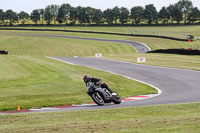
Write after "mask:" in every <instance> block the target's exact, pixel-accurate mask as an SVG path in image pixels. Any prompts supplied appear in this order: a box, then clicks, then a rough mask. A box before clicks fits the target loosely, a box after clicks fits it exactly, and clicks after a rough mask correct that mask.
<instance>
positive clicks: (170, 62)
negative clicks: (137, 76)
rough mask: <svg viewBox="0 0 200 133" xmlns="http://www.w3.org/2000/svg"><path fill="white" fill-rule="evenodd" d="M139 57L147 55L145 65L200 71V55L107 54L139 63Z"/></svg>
mask: <svg viewBox="0 0 200 133" xmlns="http://www.w3.org/2000/svg"><path fill="white" fill-rule="evenodd" d="M137 57H145V58H146V62H145V63H142V64H145V65H152V66H162V67H172V68H182V69H190V70H198V71H200V56H189V55H175V54H153V53H148V54H119V55H112V54H111V55H109V54H107V55H105V56H103V58H105V59H113V60H120V61H125V62H131V63H137Z"/></svg>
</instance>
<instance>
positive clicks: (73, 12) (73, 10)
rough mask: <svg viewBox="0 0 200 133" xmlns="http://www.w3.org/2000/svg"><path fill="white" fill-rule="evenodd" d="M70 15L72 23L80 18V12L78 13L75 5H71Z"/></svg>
mask: <svg viewBox="0 0 200 133" xmlns="http://www.w3.org/2000/svg"><path fill="white" fill-rule="evenodd" d="M69 16H70V18H69V19H70V21H71V23H72V24H75V23H76V21H77V20H78V14H77V10H76V8H74V7H71V9H70V12H69Z"/></svg>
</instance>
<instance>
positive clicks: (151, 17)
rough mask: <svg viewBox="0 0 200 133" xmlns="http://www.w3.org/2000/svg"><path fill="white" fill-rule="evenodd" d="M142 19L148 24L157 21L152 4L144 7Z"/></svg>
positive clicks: (156, 14) (156, 13)
mask: <svg viewBox="0 0 200 133" xmlns="http://www.w3.org/2000/svg"><path fill="white" fill-rule="evenodd" d="M144 18H146V19H147V21H148V24H152V22H155V21H156V20H158V12H157V10H156V8H155V6H154V5H153V4H149V5H146V6H145V9H144Z"/></svg>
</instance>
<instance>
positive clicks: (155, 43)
mask: <svg viewBox="0 0 200 133" xmlns="http://www.w3.org/2000/svg"><path fill="white" fill-rule="evenodd" d="M12 34H13V35H12ZM16 34H17V35H21V34H22V35H24V34H44V35H66V36H78V37H88V38H99V39H116V40H129V41H138V42H142V43H146V44H148V46H149V47H150V48H151V49H152V50H156V49H170V48H185V49H188V48H193V49H200V41H198V40H195V41H193V42H182V41H173V40H168V39H158V38H150V37H130V36H117V35H103V34H85V33H72V32H47V31H44V32H38V31H1V30H0V36H1V38H2V39H3V38H4V37H5V36H6V37H7V36H11V37H10V38H13V37H14V36H15V38H19V36H17V35H16ZM23 38H25V37H23ZM31 38H37V37H31ZM42 38H44V37H42ZM47 39H52V38H47ZM11 40H12V41H15V40H14V39H11ZM74 41H75V40H74ZM16 42H17V41H15V43H16ZM76 42H79V43H80V42H83V43H84V40H83V41H82V40H77V41H76ZM89 42H91V41H89ZM3 43H6V42H1V44H3ZM21 43H22V42H21ZM35 43H36V44H38V42H35ZM57 43H59V42H58V41H57ZM65 43H66V42H65ZM90 44H92V46H93V45H95V44H96V42H95V43H93V42H91V43H90ZM97 44H104V42H99V43H98V42H97ZM105 44H112V43H105ZM43 45H44V44H43ZM2 48H3V47H2Z"/></svg>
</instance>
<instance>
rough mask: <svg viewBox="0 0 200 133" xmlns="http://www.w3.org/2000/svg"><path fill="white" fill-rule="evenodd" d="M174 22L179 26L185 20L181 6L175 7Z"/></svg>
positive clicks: (176, 5)
mask: <svg viewBox="0 0 200 133" xmlns="http://www.w3.org/2000/svg"><path fill="white" fill-rule="evenodd" d="M173 11H174V20H175V21H177V23H178V24H180V21H182V20H183V12H182V10H181V7H180V5H179V4H175V5H174V9H173Z"/></svg>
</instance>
